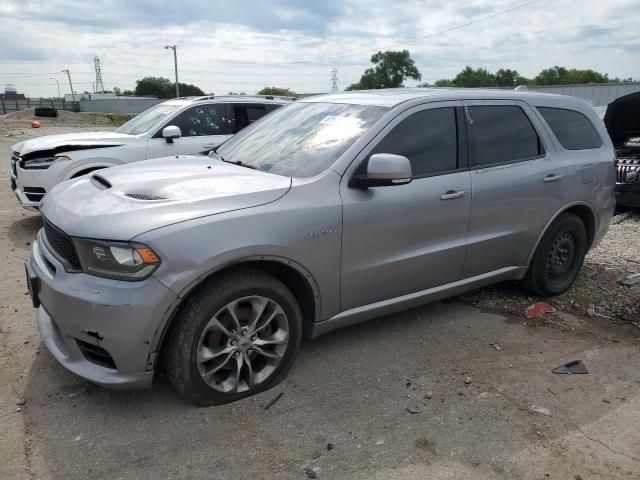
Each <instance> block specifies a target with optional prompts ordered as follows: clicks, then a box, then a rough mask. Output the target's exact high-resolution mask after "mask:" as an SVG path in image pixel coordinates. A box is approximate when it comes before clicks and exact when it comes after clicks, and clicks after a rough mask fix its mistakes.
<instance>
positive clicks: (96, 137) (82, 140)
mask: <svg viewBox="0 0 640 480" xmlns="http://www.w3.org/2000/svg"><path fill="white" fill-rule="evenodd" d="M134 138H135V136H133V135H128V134H126V133H117V132H79V133H63V134H60V135H46V136H44V137H38V138H32V139H30V140H25V141H24V142H20V143H16V144H15V145H13V146H12V147H11V150H13V151H14V152H18V153H19V154H20V156H24V155H28V154H30V153H33V152H38V151H46V152H49V151H51V150H55V152H54V153H48V154H51V155H54V154H56V153H63V152H71V151H73V150H81V149H86V148H92V147H96V148H99V147H116V146H118V145H122V144H123V143H128V142H130V141H131V140H132V139H134Z"/></svg>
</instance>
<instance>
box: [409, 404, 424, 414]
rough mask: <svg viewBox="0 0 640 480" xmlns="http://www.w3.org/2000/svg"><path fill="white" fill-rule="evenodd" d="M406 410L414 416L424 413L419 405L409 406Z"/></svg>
mask: <svg viewBox="0 0 640 480" xmlns="http://www.w3.org/2000/svg"><path fill="white" fill-rule="evenodd" d="M406 410H407V412H409V413H413V414H416V413H422V407H421V406H420V405H418V404H415V405H407V407H406Z"/></svg>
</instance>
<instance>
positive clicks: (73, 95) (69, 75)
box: [62, 68, 76, 105]
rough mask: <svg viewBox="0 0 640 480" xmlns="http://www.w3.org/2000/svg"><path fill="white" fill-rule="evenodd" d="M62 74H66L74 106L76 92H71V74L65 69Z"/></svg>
mask: <svg viewBox="0 0 640 480" xmlns="http://www.w3.org/2000/svg"><path fill="white" fill-rule="evenodd" d="M62 73H66V74H67V78H68V79H69V87H70V88H71V96H72V97H73V104H74V105H75V103H76V92H74V91H73V84H72V83H71V74H70V73H69V69H68V68H65V69H64V70H62Z"/></svg>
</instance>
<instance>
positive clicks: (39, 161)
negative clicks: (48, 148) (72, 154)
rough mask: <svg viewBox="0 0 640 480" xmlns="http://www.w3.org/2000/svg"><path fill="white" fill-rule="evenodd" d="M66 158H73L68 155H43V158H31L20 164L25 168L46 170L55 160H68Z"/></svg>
mask: <svg viewBox="0 0 640 480" xmlns="http://www.w3.org/2000/svg"><path fill="white" fill-rule="evenodd" d="M66 160H71V158H69V157H67V156H66V155H54V156H52V157H43V158H30V159H29V160H23V161H22V162H21V163H20V166H21V167H22V168H23V169H24V170H46V169H47V168H49V167H50V166H51V165H52V164H53V163H54V162H58V161H66Z"/></svg>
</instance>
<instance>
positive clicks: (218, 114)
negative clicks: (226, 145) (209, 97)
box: [167, 103, 227, 137]
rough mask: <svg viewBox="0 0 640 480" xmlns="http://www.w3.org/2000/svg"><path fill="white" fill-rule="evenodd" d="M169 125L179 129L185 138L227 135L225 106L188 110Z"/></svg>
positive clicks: (200, 107)
mask: <svg viewBox="0 0 640 480" xmlns="http://www.w3.org/2000/svg"><path fill="white" fill-rule="evenodd" d="M167 125H175V126H176V127H179V128H180V132H181V133H182V136H183V137H201V136H205V135H226V134H227V122H226V118H225V109H224V104H222V103H215V104H209V105H198V106H195V107H191V108H188V109H186V110H185V111H184V112H182V113H180V114H178V116H177V117H175V118H174V119H173V120H171V121H170V122H169V123H168V124H167Z"/></svg>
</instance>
